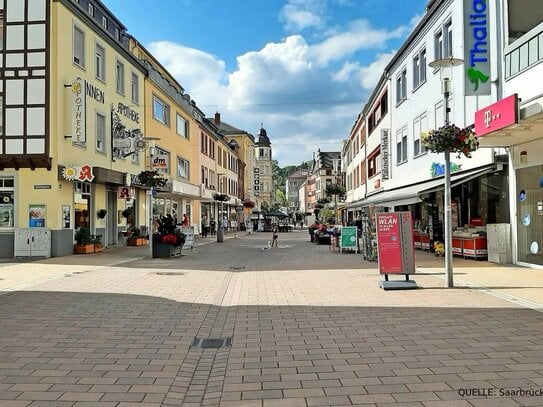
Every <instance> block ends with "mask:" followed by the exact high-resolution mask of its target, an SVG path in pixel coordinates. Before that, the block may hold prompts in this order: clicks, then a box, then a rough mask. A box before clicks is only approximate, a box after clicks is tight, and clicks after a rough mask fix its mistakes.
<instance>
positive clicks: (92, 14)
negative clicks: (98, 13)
mask: <svg viewBox="0 0 543 407" xmlns="http://www.w3.org/2000/svg"><path fill="white" fill-rule="evenodd" d="M89 14H90V15H91V16H92V17H94V5H93V4H92V3H89Z"/></svg>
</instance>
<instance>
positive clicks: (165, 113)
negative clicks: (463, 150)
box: [153, 96, 170, 125]
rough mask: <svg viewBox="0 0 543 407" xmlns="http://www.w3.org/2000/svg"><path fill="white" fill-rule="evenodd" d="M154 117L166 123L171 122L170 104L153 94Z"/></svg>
mask: <svg viewBox="0 0 543 407" xmlns="http://www.w3.org/2000/svg"><path fill="white" fill-rule="evenodd" d="M153 117H154V118H155V119H156V120H158V121H159V122H161V123H164V124H165V125H168V124H169V123H170V120H169V119H170V106H168V105H167V104H166V103H164V102H163V101H162V100H160V99H159V98H157V97H156V96H153Z"/></svg>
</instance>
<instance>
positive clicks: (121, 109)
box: [117, 102, 140, 123]
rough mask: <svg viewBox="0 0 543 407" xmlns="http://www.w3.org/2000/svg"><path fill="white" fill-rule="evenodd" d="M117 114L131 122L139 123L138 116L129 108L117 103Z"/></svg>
mask: <svg viewBox="0 0 543 407" xmlns="http://www.w3.org/2000/svg"><path fill="white" fill-rule="evenodd" d="M117 113H118V114H119V115H121V116H124V117H126V118H128V119H130V120H132V121H133V122H136V123H139V122H140V114H139V113H138V112H136V111H135V110H133V109H132V108H130V106H127V105H125V104H124V103H121V102H119V103H117Z"/></svg>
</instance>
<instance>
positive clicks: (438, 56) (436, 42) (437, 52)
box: [434, 31, 443, 59]
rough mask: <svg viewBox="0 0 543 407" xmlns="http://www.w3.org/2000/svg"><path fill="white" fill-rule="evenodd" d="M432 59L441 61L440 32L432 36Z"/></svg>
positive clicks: (441, 43) (441, 44)
mask: <svg viewBox="0 0 543 407" xmlns="http://www.w3.org/2000/svg"><path fill="white" fill-rule="evenodd" d="M434 58H435V59H443V33H442V32H441V31H439V32H438V33H436V34H435V36H434Z"/></svg>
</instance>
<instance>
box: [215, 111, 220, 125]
mask: <svg viewBox="0 0 543 407" xmlns="http://www.w3.org/2000/svg"><path fill="white" fill-rule="evenodd" d="M215 124H216V125H217V126H218V125H220V124H221V114H220V113H219V112H215Z"/></svg>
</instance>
